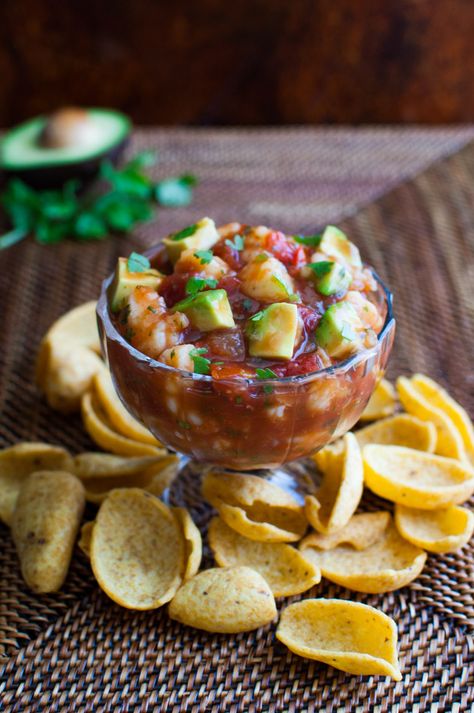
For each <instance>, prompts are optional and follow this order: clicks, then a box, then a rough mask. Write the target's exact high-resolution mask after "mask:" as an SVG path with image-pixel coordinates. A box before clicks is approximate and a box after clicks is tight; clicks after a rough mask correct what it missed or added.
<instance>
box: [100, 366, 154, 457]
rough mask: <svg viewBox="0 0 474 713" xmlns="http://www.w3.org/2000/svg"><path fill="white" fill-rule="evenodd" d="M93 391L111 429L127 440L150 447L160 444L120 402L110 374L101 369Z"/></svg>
mask: <svg viewBox="0 0 474 713" xmlns="http://www.w3.org/2000/svg"><path fill="white" fill-rule="evenodd" d="M94 390H95V393H96V394H97V398H98V401H99V403H100V405H101V406H102V408H103V410H104V412H105V413H106V414H107V416H108V418H109V420H110V423H111V424H112V427H113V428H114V429H115V430H117V431H118V432H119V433H121V434H122V435H124V436H127V438H131V439H132V440H133V441H139V442H140V443H148V444H149V445H152V446H158V447H160V446H161V443H160V442H159V441H158V440H157V439H156V438H155V437H154V436H153V435H152V434H151V433H150V431H149V430H148V429H147V428H145V426H143V425H142V424H141V423H140V422H139V421H137V419H136V418H134V417H133V416H132V414H131V413H129V412H128V411H127V409H126V408H125V406H124V405H123V404H122V402H121V401H120V399H119V397H118V395H117V392H116V391H115V387H114V385H113V382H112V377H111V376H110V372H109V371H107V370H105V369H102V370H101V371H99V372H98V373H97V374H96V375H95V377H94Z"/></svg>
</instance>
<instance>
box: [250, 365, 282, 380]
mask: <svg viewBox="0 0 474 713" xmlns="http://www.w3.org/2000/svg"><path fill="white" fill-rule="evenodd" d="M255 376H256V377H257V379H278V376H277V375H276V374H275V372H274V371H273V369H269V368H268V367H265V368H264V369H255Z"/></svg>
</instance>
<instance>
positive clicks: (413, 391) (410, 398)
mask: <svg viewBox="0 0 474 713" xmlns="http://www.w3.org/2000/svg"><path fill="white" fill-rule="evenodd" d="M397 390H398V395H399V397H400V401H401V404H402V406H403V408H404V409H405V411H407V413H411V414H413V416H416V417H417V418H420V419H421V420H422V421H431V423H434V425H435V427H436V434H437V441H436V448H435V452H436V453H438V454H439V455H442V456H446V457H447V458H457V459H459V460H467V456H466V451H465V448H464V443H463V440H462V437H461V434H460V433H459V431H458V429H457V428H456V426H455V425H454V423H453V421H452V420H451V418H450V417H449V416H448V415H447V414H446V413H445V412H444V411H442V410H441V409H440V408H438V407H437V406H435V404H433V403H432V402H431V401H429V400H428V399H427V398H425V396H424V395H423V394H422V393H421V392H420V391H419V389H417V388H416V387H415V386H414V384H412V382H411V381H410V379H407V378H406V377H405V376H400V377H399V378H398V379H397Z"/></svg>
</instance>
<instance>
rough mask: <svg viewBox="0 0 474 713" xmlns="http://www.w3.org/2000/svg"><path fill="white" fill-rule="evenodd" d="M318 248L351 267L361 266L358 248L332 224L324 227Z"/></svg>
mask: <svg viewBox="0 0 474 713" xmlns="http://www.w3.org/2000/svg"><path fill="white" fill-rule="evenodd" d="M318 250H320V251H322V252H323V253H326V255H329V257H332V258H334V259H335V260H340V261H341V262H342V263H344V264H346V265H350V266H351V267H362V260H361V259H360V253H359V250H358V248H357V247H356V246H355V245H354V243H351V241H350V240H349V239H348V238H347V236H346V235H345V233H343V232H342V230H339V228H336V227H335V226H334V225H328V226H327V228H325V230H324V233H323V237H322V238H321V242H320V243H319V246H318Z"/></svg>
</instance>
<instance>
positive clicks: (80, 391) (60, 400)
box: [42, 345, 106, 413]
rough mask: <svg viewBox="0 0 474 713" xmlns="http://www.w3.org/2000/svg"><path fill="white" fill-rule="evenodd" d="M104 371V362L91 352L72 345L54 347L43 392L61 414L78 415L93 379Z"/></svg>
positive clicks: (52, 406)
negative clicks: (76, 412)
mask: <svg viewBox="0 0 474 713" xmlns="http://www.w3.org/2000/svg"><path fill="white" fill-rule="evenodd" d="M105 368H106V367H105V365H104V362H103V361H102V359H101V358H100V357H98V356H97V354H95V352H93V351H91V350H90V349H86V348H84V347H76V348H72V347H70V346H69V345H62V346H57V347H55V348H54V350H52V351H51V354H50V357H49V361H48V373H47V375H46V378H45V381H44V387H43V389H42V391H43V392H44V394H45V396H46V400H47V402H48V404H49V405H50V406H51V408H53V409H55V410H56V411H61V412H62V413H72V412H73V411H78V410H79V408H80V405H81V398H82V396H83V395H84V394H85V392H86V391H87V390H88V389H89V388H90V386H91V384H92V380H93V378H94V375H95V374H96V373H97V372H99V371H102V370H103V369H105Z"/></svg>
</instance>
